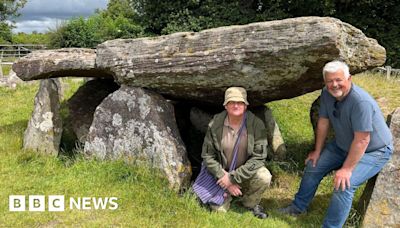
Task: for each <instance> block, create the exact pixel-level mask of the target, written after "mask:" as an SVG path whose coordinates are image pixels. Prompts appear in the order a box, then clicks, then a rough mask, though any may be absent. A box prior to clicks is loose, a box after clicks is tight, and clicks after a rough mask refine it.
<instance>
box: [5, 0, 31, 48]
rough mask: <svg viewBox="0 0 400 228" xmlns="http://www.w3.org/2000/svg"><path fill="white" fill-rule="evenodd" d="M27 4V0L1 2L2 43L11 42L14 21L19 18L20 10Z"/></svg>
mask: <svg viewBox="0 0 400 228" xmlns="http://www.w3.org/2000/svg"><path fill="white" fill-rule="evenodd" d="M25 3H26V0H0V41H3V42H4V41H7V42H11V39H12V33H11V29H12V26H13V25H12V23H13V21H12V19H13V18H14V17H17V16H19V13H18V9H20V8H22V7H23V6H24V5H25Z"/></svg>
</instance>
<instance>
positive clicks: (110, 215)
mask: <svg viewBox="0 0 400 228" xmlns="http://www.w3.org/2000/svg"><path fill="white" fill-rule="evenodd" d="M353 80H354V81H355V83H357V84H358V85H360V86H361V87H363V88H365V89H366V90H368V91H369V92H370V93H371V94H372V95H373V96H374V97H375V98H377V99H380V100H382V101H383V102H384V103H386V104H387V109H388V110H393V109H394V108H395V107H399V106H400V99H398V98H399V97H400V82H399V81H398V80H397V79H391V80H387V79H385V78H384V77H382V76H378V75H370V74H362V75H358V76H356V77H354V79H353ZM66 83H67V85H68V86H67V87H66V90H65V91H66V94H65V99H67V98H68V97H70V96H71V95H72V94H73V92H74V91H75V90H76V89H77V88H78V87H79V85H80V82H77V81H73V80H67V81H66ZM37 88H38V85H37V83H36V84H33V85H32V84H31V85H19V86H18V88H17V89H16V90H11V89H6V88H0V183H1V185H0V212H1V216H0V226H2V227H3V226H4V227H55V226H79V227H81V226H82V227H103V226H106V227H250V226H255V227H320V226H321V222H322V219H323V217H324V213H325V210H326V208H327V205H328V203H329V196H330V194H331V189H332V183H331V177H329V176H328V177H327V178H325V179H324V180H323V181H322V183H321V186H320V188H319V189H318V192H317V195H316V197H315V199H314V201H313V202H312V204H311V207H310V210H309V213H308V214H307V215H302V216H300V217H298V218H293V217H288V216H283V215H280V214H278V213H277V212H276V209H277V208H279V207H282V206H285V205H287V204H288V203H289V202H290V201H291V199H292V198H293V195H294V194H295V193H296V191H297V187H298V184H299V181H300V178H301V170H302V167H303V164H302V163H303V160H304V158H305V157H306V154H307V152H308V151H309V150H310V149H312V146H313V133H312V128H311V124H310V123H309V108H310V105H311V103H312V102H313V101H314V100H315V99H316V98H317V97H318V95H319V92H318V91H316V92H313V93H310V94H306V95H303V96H300V97H296V98H293V99H290V100H281V101H275V102H271V103H269V104H268V105H269V106H270V107H271V108H272V109H273V113H274V115H275V117H276V119H277V122H278V124H279V126H280V128H281V131H282V134H283V137H284V139H285V142H286V145H287V148H288V155H289V156H288V159H287V160H286V161H279V162H270V163H269V164H268V168H269V169H270V170H271V172H272V174H273V176H274V177H273V184H272V186H271V188H270V189H269V190H268V191H267V192H265V194H264V197H263V199H262V202H261V204H262V205H263V206H264V207H265V208H266V209H267V211H268V212H269V214H270V218H269V219H267V220H258V219H256V218H254V217H253V215H252V214H251V213H249V212H247V211H244V210H243V209H242V208H241V207H239V206H237V205H236V204H234V205H233V207H232V210H231V211H229V212H228V213H226V214H218V213H210V212H209V211H207V210H206V209H205V208H203V207H201V206H199V205H198V203H197V201H196V199H195V198H194V197H193V195H191V194H190V193H189V192H187V193H183V194H182V195H179V194H176V193H174V192H172V191H170V190H169V189H168V188H167V187H166V186H167V182H166V181H165V180H164V179H163V178H162V177H161V175H160V174H159V173H157V172H156V171H154V170H149V169H147V168H146V167H132V166H128V165H126V164H124V163H123V162H121V161H114V162H110V161H88V160H84V159H82V158H81V157H80V156H77V157H76V158H75V159H71V158H66V157H59V158H53V157H48V156H44V155H39V154H37V153H33V152H30V151H22V150H21V147H22V138H23V133H24V130H25V128H26V126H27V122H28V120H29V117H30V114H31V111H32V109H33V99H34V96H35V93H36V91H37ZM361 190H362V189H361ZM361 190H360V191H358V192H357V194H356V201H357V199H358V197H359V196H360V194H361ZM9 195H26V196H28V195H46V196H48V195H64V196H65V198H66V199H67V200H66V204H68V202H69V201H68V199H69V198H70V197H72V198H74V199H77V198H79V197H103V198H104V197H117V198H118V200H117V202H118V209H116V210H111V209H104V210H94V209H93V210H77V209H73V210H70V209H69V205H66V210H65V211H64V212H9V210H8V197H9ZM355 203H356V202H355ZM92 207H93V205H92ZM346 226H348V227H353V226H355V227H357V226H359V215H358V214H357V213H356V212H355V210H352V212H351V218H350V219H349V221H348V223H347V225H346Z"/></svg>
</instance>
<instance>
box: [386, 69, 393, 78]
mask: <svg viewBox="0 0 400 228" xmlns="http://www.w3.org/2000/svg"><path fill="white" fill-rule="evenodd" d="M385 68H386V79H390V74H391V71H392V67H391V66H386V67H385Z"/></svg>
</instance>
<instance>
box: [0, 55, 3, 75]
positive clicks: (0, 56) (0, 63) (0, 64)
mask: <svg viewBox="0 0 400 228" xmlns="http://www.w3.org/2000/svg"><path fill="white" fill-rule="evenodd" d="M2 62H3V50H2V51H1V54H0V78H2V77H3V68H2Z"/></svg>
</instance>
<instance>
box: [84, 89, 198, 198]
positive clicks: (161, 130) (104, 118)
mask: <svg viewBox="0 0 400 228" xmlns="http://www.w3.org/2000/svg"><path fill="white" fill-rule="evenodd" d="M84 154H85V156H87V157H96V158H99V159H123V160H125V161H127V162H128V163H132V164H143V165H149V166H150V167H153V168H156V169H159V170H160V171H161V172H162V173H163V175H165V177H166V179H167V180H168V181H169V183H170V187H171V188H173V189H175V190H179V189H181V188H184V187H187V186H188V184H189V180H190V176H191V168H190V162H189V160H188V158H187V153H186V149H185V146H184V144H183V142H182V140H181V137H180V135H179V132H178V129H177V125H176V121H175V115H174V108H173V106H172V105H171V104H170V103H168V102H167V101H166V100H165V99H164V98H163V97H162V96H160V95H158V94H156V93H153V92H150V91H147V90H144V89H141V88H135V87H129V86H125V85H123V86H121V88H120V89H119V90H117V91H115V92H113V93H112V94H110V95H109V96H107V97H106V98H105V99H104V100H103V101H102V103H101V104H100V105H99V106H98V107H97V108H96V111H95V113H94V117H93V122H92V125H91V126H90V129H89V134H88V136H87V141H86V143H85V148H84Z"/></svg>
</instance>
